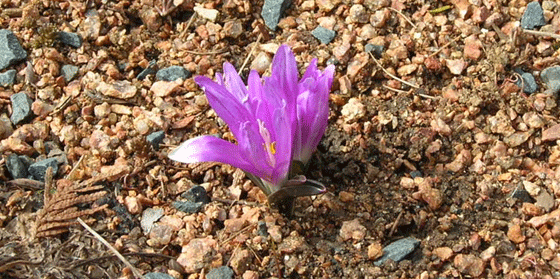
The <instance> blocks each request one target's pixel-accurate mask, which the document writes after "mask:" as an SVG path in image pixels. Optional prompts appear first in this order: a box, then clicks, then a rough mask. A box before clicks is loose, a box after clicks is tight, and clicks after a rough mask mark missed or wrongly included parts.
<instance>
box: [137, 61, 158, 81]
mask: <svg viewBox="0 0 560 279" xmlns="http://www.w3.org/2000/svg"><path fill="white" fill-rule="evenodd" d="M155 66H156V60H152V61H150V64H149V65H148V67H146V69H144V70H142V72H140V73H139V74H138V75H137V76H136V79H137V80H143V79H145V78H146V77H147V76H148V75H153V74H155V73H156V70H155V69H154V68H155Z"/></svg>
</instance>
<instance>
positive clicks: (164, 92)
mask: <svg viewBox="0 0 560 279" xmlns="http://www.w3.org/2000/svg"><path fill="white" fill-rule="evenodd" d="M181 85H182V83H180V82H175V81H163V80H160V81H156V82H154V84H152V87H151V88H150V91H152V92H154V95H156V96H157V97H167V96H169V95H171V94H173V93H174V92H176V91H177V90H179V89H180V88H181Z"/></svg>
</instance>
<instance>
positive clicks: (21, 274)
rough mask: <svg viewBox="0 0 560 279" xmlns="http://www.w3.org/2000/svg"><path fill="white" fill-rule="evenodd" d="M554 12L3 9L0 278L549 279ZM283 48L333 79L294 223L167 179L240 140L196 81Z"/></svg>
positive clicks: (254, 200)
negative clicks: (209, 144)
mask: <svg viewBox="0 0 560 279" xmlns="http://www.w3.org/2000/svg"><path fill="white" fill-rule="evenodd" d="M276 2H278V3H276ZM559 4H560V2H559V1H542V2H532V3H528V2H526V1H495V0H494V1H493V0H483V1H480V0H451V1H445V3H441V2H440V1H431V0H423V1H420V0H409V1H406V0H394V1H389V0H376V1H360V0H356V1H349V0H305V1H303V0H294V1H293V3H292V4H291V5H290V6H287V5H285V4H282V3H281V2H280V1H270V2H268V1H266V3H265V2H263V1H249V0H214V1H205V2H204V1H189V0H175V1H170V0H161V1H160V0H142V1H134V0H132V1H97V0H94V1H62V2H61V1H50V0H44V1H39V0H31V1H25V0H24V1H19V0H4V1H0V9H1V10H0V104H1V106H0V140H1V141H0V152H1V153H2V159H1V161H0V168H1V170H0V180H1V181H3V182H2V183H1V185H0V187H1V191H0V276H1V278H14V277H15V278H32V277H35V278H134V277H139V276H141V274H143V276H144V278H192V279H194V278H244V279H251V278H422V279H427V278H512V279H513V278H557V277H560V254H559V251H560V247H559V245H558V242H559V241H560V209H559V207H558V198H559V197H560V182H559V179H560V167H559V164H560V145H559V143H560V124H559V123H560V121H559V120H558V119H559V116H560V113H559V112H558V108H557V106H558V100H557V95H558V91H560V67H559V66H558V65H559V64H560V60H559V58H558V56H559V53H560V52H559V51H558V48H559V46H560V44H559V42H558V39H559V38H560V35H559V33H560V32H559V31H560V30H559V29H560V13H559V9H560V7H558V6H559ZM281 44H287V45H289V46H290V47H291V48H292V50H293V52H294V53H295V55H296V59H297V61H298V65H299V67H300V73H303V71H304V69H305V68H306V67H307V65H308V64H309V62H310V61H311V59H312V58H318V64H319V67H320V68H321V69H323V68H324V67H326V66H327V65H330V64H333V65H335V66H336V73H335V80H334V83H333V89H332V92H331V94H330V109H331V110H330V116H329V126H328V128H327V132H326V134H325V136H324V137H323V140H322V141H321V143H320V144H319V147H318V151H317V152H316V153H315V155H314V157H313V159H312V163H311V166H310V167H309V171H308V173H307V175H308V176H309V177H311V178H313V179H316V180H318V181H321V182H322V183H324V184H325V185H327V189H328V192H327V193H326V194H324V195H321V196H317V197H305V198H299V199H298V200H297V202H296V207H295V214H294V216H291V217H286V216H283V215H281V214H279V213H278V212H277V211H276V210H275V209H271V208H269V207H268V206H267V205H266V197H265V196H264V194H263V193H262V192H261V191H260V189H258V187H256V186H254V185H253V183H252V182H251V181H250V180H249V179H248V178H247V177H246V176H245V174H244V173H243V172H242V171H240V170H237V169H235V168H233V167H231V166H228V165H222V164H217V163H202V164H191V165H185V164H179V163H176V162H173V161H171V160H169V159H168V158H167V154H168V153H169V152H170V151H171V150H172V149H173V148H174V147H176V146H177V145H178V144H180V143H181V142H183V141H185V140H186V139H189V138H192V137H194V136H197V135H204V134H214V135H218V136H220V137H222V138H224V139H228V140H232V141H233V140H234V137H233V135H232V134H231V132H229V130H228V127H227V126H226V125H225V123H224V122H223V121H222V120H221V119H219V118H218V117H217V116H216V114H215V113H214V111H213V110H212V109H211V108H210V106H209V105H208V101H207V100H206V97H205V96H204V93H203V92H202V91H201V89H200V88H199V87H198V86H197V85H196V84H195V83H194V81H193V79H192V77H194V76H197V75H206V76H209V77H213V76H214V74H215V73H217V72H222V64H223V62H226V61H228V62H230V63H232V64H233V65H234V66H235V67H236V68H237V69H239V71H240V73H241V75H242V77H243V78H246V77H247V74H248V72H249V69H256V70H257V71H258V72H259V73H261V74H264V75H267V74H268V73H269V67H270V64H271V61H272V57H273V55H274V53H275V52H276V50H277V49H278V47H279V46H280V45H281ZM77 217H80V220H82V219H83V220H84V222H85V223H87V224H89V225H90V226H91V228H92V229H93V230H95V231H96V232H97V233H99V234H100V237H99V238H95V237H94V236H93V235H92V234H91V233H90V232H89V231H87V230H86V229H85V226H84V225H80V224H79V223H78V222H77V219H76V218H77ZM99 239H105V240H106V241H107V242H108V243H110V244H111V245H112V246H113V247H114V248H116V250H117V251H118V253H120V254H122V255H123V256H124V258H125V259H126V260H127V261H128V262H127V263H125V262H124V261H122V260H120V259H118V258H117V257H116V256H115V254H116V252H112V251H111V250H109V248H107V247H106V246H104V245H103V244H102V243H101V242H100V240H99Z"/></svg>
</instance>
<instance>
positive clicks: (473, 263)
mask: <svg viewBox="0 0 560 279" xmlns="http://www.w3.org/2000/svg"><path fill="white" fill-rule="evenodd" d="M453 265H455V267H456V268H457V269H458V270H459V271H460V272H461V273H463V274H468V275H470V276H473V277H479V276H480V275H482V273H483V272H484V268H485V267H486V263H485V262H484V261H483V260H482V259H481V258H479V257H477V256H474V255H470V254H469V255H464V254H459V255H457V256H455V259H454V260H453Z"/></svg>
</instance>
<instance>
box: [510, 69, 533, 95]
mask: <svg viewBox="0 0 560 279" xmlns="http://www.w3.org/2000/svg"><path fill="white" fill-rule="evenodd" d="M521 78H522V80H523V81H521V80H518V81H517V82H516V83H515V84H516V85H517V86H519V87H523V92H525V93H527V94H532V93H535V92H536V91H537V90H538V89H539V86H538V85H537V82H536V81H535V77H533V75H531V74H530V73H522V74H521Z"/></svg>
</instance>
